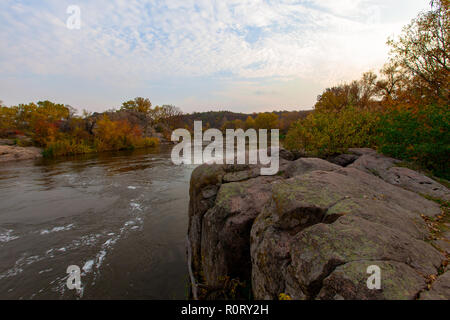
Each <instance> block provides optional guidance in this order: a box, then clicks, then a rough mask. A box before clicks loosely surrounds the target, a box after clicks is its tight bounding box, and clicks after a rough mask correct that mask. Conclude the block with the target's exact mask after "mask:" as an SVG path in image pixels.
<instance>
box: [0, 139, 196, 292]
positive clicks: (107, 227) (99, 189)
mask: <svg viewBox="0 0 450 320" xmlns="http://www.w3.org/2000/svg"><path fill="white" fill-rule="evenodd" d="M193 169H194V166H174V165H173V164H172V162H171V160H170V147H167V146H162V147H160V148H158V149H153V150H136V151H133V152H116V153H104V154H98V155H86V156H79V157H72V158H66V159H58V160H52V161H50V160H41V161H39V162H35V163H33V162H20V163H9V164H1V165H0V299H19V298H22V299H74V298H83V299H110V298H123V299H174V298H176V299H183V298H185V296H186V292H187V271H186V261H185V260H186V257H185V242H184V241H185V235H186V230H187V220H188V215H187V210H188V201H189V194H188V193H189V190H188V185H189V178H190V175H191V172H192V170H193ZM69 265H78V266H79V267H80V268H81V269H82V284H83V290H82V291H81V292H78V293H77V292H75V291H70V290H68V289H67V287H66V285H65V284H66V279H67V274H66V269H67V267H68V266H69Z"/></svg>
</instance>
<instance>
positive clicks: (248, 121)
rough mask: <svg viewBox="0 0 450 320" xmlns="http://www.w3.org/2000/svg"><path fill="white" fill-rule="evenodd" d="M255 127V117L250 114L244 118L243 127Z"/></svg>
mask: <svg viewBox="0 0 450 320" xmlns="http://www.w3.org/2000/svg"><path fill="white" fill-rule="evenodd" d="M254 128H255V119H253V117H252V116H248V117H247V119H246V120H245V129H247V130H248V129H254Z"/></svg>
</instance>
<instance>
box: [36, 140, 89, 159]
mask: <svg viewBox="0 0 450 320" xmlns="http://www.w3.org/2000/svg"><path fill="white" fill-rule="evenodd" d="M91 152H94V150H93V148H92V147H90V146H89V145H87V144H86V143H85V142H84V141H76V140H73V139H70V138H65V139H60V140H56V141H52V142H50V143H48V144H47V146H46V148H45V149H44V151H43V155H44V157H47V158H50V157H57V156H71V155H75V154H85V153H91Z"/></svg>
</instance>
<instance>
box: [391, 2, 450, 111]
mask: <svg viewBox="0 0 450 320" xmlns="http://www.w3.org/2000/svg"><path fill="white" fill-rule="evenodd" d="M449 16H450V11H449V0H434V1H432V2H431V10H430V11H428V12H425V13H421V14H419V16H418V17H417V18H416V19H414V20H413V21H412V22H411V23H410V24H409V25H407V26H406V27H405V28H404V29H403V33H402V34H401V35H400V36H399V37H398V39H389V41H388V45H390V46H391V60H392V63H394V64H397V65H399V66H401V67H402V68H404V70H405V72H406V73H408V75H409V77H410V78H411V80H413V83H414V85H415V87H416V88H420V87H422V88H425V89H427V90H428V91H430V92H431V93H432V95H434V96H435V97H436V98H437V99H445V101H446V102H447V103H448V99H449V80H450V78H449V52H450V45H449V30H450V19H449Z"/></svg>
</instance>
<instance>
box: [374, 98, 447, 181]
mask: <svg viewBox="0 0 450 320" xmlns="http://www.w3.org/2000/svg"><path fill="white" fill-rule="evenodd" d="M449 128H450V109H449V108H448V106H436V105H430V106H426V107H422V108H420V109H418V110H414V109H396V110H391V111H389V112H387V113H386V114H385V115H384V116H383V117H382V118H381V121H380V135H379V137H378V142H379V146H380V150H381V152H383V153H385V154H388V155H391V156H392V157H395V158H398V159H402V160H406V161H413V162H416V163H418V164H420V165H421V166H422V167H424V168H425V169H428V170H431V171H432V172H433V174H435V175H436V176H439V177H443V178H445V179H447V180H449V179H450V172H449V167H448V161H449V159H450V135H449Z"/></svg>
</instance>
